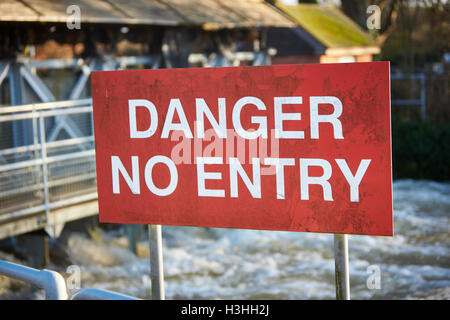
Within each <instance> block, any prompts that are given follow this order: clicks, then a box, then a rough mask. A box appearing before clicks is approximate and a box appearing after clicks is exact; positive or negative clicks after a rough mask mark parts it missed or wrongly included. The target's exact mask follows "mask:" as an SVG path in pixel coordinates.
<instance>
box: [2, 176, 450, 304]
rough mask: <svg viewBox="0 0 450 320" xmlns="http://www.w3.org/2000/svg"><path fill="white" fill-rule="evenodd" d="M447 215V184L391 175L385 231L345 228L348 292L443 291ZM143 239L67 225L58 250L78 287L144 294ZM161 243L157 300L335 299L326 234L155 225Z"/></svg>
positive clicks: (12, 291) (407, 294) (11, 288)
mask: <svg viewBox="0 0 450 320" xmlns="http://www.w3.org/2000/svg"><path fill="white" fill-rule="evenodd" d="M449 220H450V183H437V182H432V181H414V180H398V181H395V182H394V234H395V235H394V237H393V238H391V237H370V236H349V260H350V279H351V281H350V285H351V296H352V299H405V298H413V299H414V298H431V299H450V234H449V222H450V221H449ZM147 248H148V245H147V241H146V240H145V237H142V241H141V242H140V243H139V245H138V253H139V254H138V255H137V256H136V255H134V254H132V253H131V252H130V251H129V250H128V249H127V238H126V236H125V232H124V230H123V229H115V230H109V231H108V230H97V231H96V232H93V233H92V234H90V235H89V234H84V233H77V232H72V233H71V234H70V235H69V236H68V241H67V245H66V248H65V250H66V253H67V256H68V259H69V261H70V263H71V264H74V265H77V266H79V268H80V275H81V279H80V280H81V281H80V284H81V287H82V288H88V287H95V288H103V289H109V290H113V291H118V292H122V293H125V294H129V295H133V296H137V297H140V298H149V297H150V277H149V271H150V267H149V258H148V249H147ZM163 250H164V251H163V252H164V273H165V291H166V298H167V299H334V298H335V287H334V257H333V236H332V235H330V234H313V233H295V232H278V231H257V230H237V229H209V228H194V227H171V226H164V227H163ZM0 259H6V260H12V261H17V262H20V260H18V259H17V258H15V257H14V256H13V254H12V253H7V252H1V251H0ZM67 267H68V265H62V264H52V265H50V266H49V267H48V268H49V269H55V270H57V271H60V272H62V273H64V272H65V271H66V268H67ZM64 276H65V277H68V276H70V275H69V274H65V273H64ZM378 276H379V277H378ZM0 278H1V277H0ZM377 279H378V280H379V282H377ZM377 284H379V286H377ZM73 292H76V290H74V291H73ZM14 298H31V299H41V298H43V293H42V291H41V290H36V289H33V288H28V289H26V288H25V289H24V288H23V287H22V286H20V285H18V282H17V283H16V282H8V281H6V280H3V285H2V282H1V281H0V299H14Z"/></svg>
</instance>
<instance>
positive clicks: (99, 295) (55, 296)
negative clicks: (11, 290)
mask: <svg viewBox="0 0 450 320" xmlns="http://www.w3.org/2000/svg"><path fill="white" fill-rule="evenodd" d="M0 275H5V276H7V277H10V278H15V279H18V280H22V281H25V282H29V283H31V284H34V285H36V286H38V287H39V288H42V289H44V290H45V299H47V300H67V299H68V298H69V296H68V294H67V288H66V282H65V280H64V278H63V276H62V275H61V274H59V273H58V272H56V271H52V270H46V269H44V270H37V269H33V268H30V267H25V266H22V265H20V264H16V263H12V262H8V261H2V260H0ZM72 300H141V299H139V298H137V297H132V296H128V295H125V294H122V293H117V292H114V291H109V290H103V289H95V288H86V289H82V290H80V291H78V292H77V293H76V294H75V295H74V296H73V297H72Z"/></svg>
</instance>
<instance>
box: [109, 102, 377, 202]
mask: <svg viewBox="0 0 450 320" xmlns="http://www.w3.org/2000/svg"><path fill="white" fill-rule="evenodd" d="M302 103H303V97H301V96H288V97H274V98H273V106H271V107H273V128H274V129H275V138H276V139H305V132H304V131H301V130H297V131H294V130H285V129H284V126H283V123H284V122H285V121H300V120H302V113H301V112H296V113H293V112H291V113H287V112H283V105H301V104H302ZM321 104H327V105H330V106H331V107H332V112H331V113H328V114H319V105H321ZM250 107H252V108H255V107H256V109H257V110H260V111H264V110H267V106H266V104H265V103H264V102H263V101H262V100H261V99H259V98H258V97H254V96H245V97H242V98H240V99H238V100H237V101H236V102H235V103H234V105H233V108H232V110H231V113H229V112H228V113H227V101H226V98H218V99H217V110H215V112H214V113H216V114H218V117H214V115H213V112H212V110H211V107H210V106H208V105H207V103H206V102H205V100H204V99H203V98H196V99H195V111H196V121H195V128H193V127H191V126H190V125H189V123H188V120H187V117H186V114H185V112H184V109H183V105H182V103H181V100H180V99H177V98H173V99H170V102H169V106H168V109H167V112H166V114H165V119H164V123H163V124H162V130H159V131H160V132H161V134H160V136H159V137H158V136H155V133H156V132H158V126H159V125H160V124H159V123H158V119H159V117H158V108H157V107H156V106H155V104H154V103H153V102H152V101H150V100H146V99H129V100H128V115H129V137H130V139H168V138H169V135H170V134H171V132H172V131H182V132H183V134H184V136H185V138H186V139H193V137H194V135H193V133H192V132H193V130H196V131H195V132H196V134H197V136H196V137H197V138H199V139H202V138H204V136H205V118H206V119H207V120H208V122H209V124H210V126H211V127H212V128H213V129H214V131H215V133H216V135H217V137H218V138H220V139H227V131H228V128H227V119H226V116H227V114H231V120H232V121H231V123H232V125H233V129H234V131H235V132H236V133H237V134H238V135H239V136H241V137H242V138H244V139H248V140H252V139H257V138H259V137H262V138H267V132H268V120H267V119H268V117H265V116H261V115H259V116H255V115H253V116H251V118H250V124H252V125H254V126H256V129H253V130H246V129H244V127H243V125H242V123H241V113H242V112H243V110H244V109H245V108H250ZM137 108H144V111H145V110H146V111H147V112H146V114H147V117H148V119H147V120H148V121H147V122H146V123H148V127H146V128H140V129H138V118H137V116H136V115H137ZM343 111H344V107H343V104H342V102H341V100H340V99H339V98H337V97H334V96H311V97H309V121H310V126H309V129H310V132H309V133H310V134H309V136H310V138H311V139H320V128H321V126H322V125H327V126H330V125H331V127H332V132H333V138H334V139H344V136H343V129H342V123H341V121H340V116H341V115H342V113H343ZM140 114H141V115H142V113H140ZM175 114H177V116H178V119H179V121H177V122H175V121H174V117H175ZM328 132H329V131H328ZM122 160H123V159H121V158H120V157H119V156H117V155H112V156H111V169H112V189H113V193H114V194H120V193H121V185H120V181H121V180H123V181H125V183H126V185H127V186H128V188H129V190H130V191H131V192H132V193H133V194H140V193H141V181H142V180H144V182H145V186H146V187H147V188H148V190H149V191H150V192H152V193H153V194H154V195H157V196H160V197H164V196H168V195H170V194H172V193H173V192H174V191H175V190H176V189H177V185H178V179H179V175H178V170H177V166H176V165H175V163H174V161H173V160H172V159H170V158H169V157H167V156H165V155H154V156H152V157H150V158H148V159H142V158H140V157H139V156H133V155H132V156H131V168H130V167H128V168H126V167H125V165H124V161H122ZM127 163H130V161H129V159H127ZM370 163H371V159H361V160H360V162H359V165H358V167H357V168H356V171H354V172H352V170H351V169H350V168H349V164H348V163H347V161H346V160H345V159H341V158H336V159H333V160H332V161H331V162H330V161H328V160H325V159H321V158H291V157H279V158H274V157H265V158H262V159H261V158H255V157H254V158H252V159H251V167H252V168H251V173H250V174H248V173H247V171H246V170H244V167H243V164H242V163H241V162H240V161H239V159H238V158H235V157H229V158H228V161H224V159H223V157H196V169H197V194H198V196H199V197H216V198H225V197H227V196H229V197H231V198H238V197H239V192H240V190H239V188H238V179H241V180H242V181H243V183H244V185H245V187H246V189H247V191H248V192H249V193H250V195H251V196H252V197H253V198H255V199H258V198H261V184H262V181H261V165H266V166H273V167H275V172H276V174H275V177H274V181H273V183H275V184H276V194H274V197H276V199H285V178H284V177H285V172H286V168H288V167H297V171H298V172H300V175H299V177H298V181H299V184H300V195H299V197H300V199H301V200H309V189H310V186H311V185H318V186H320V187H321V188H322V190H323V200H325V201H334V200H333V192H332V185H331V183H330V181H329V180H330V178H331V177H332V175H333V174H341V175H343V176H344V177H345V180H346V181H347V183H348V185H349V190H350V193H349V200H350V201H351V202H359V201H360V197H359V186H360V184H361V182H362V181H363V178H364V175H365V173H366V171H367V169H368V167H369V165H370ZM157 164H162V165H164V166H166V167H167V169H168V170H167V172H168V175H169V183H168V185H167V186H164V187H161V186H157V185H156V184H155V182H154V181H153V175H152V172H153V168H154V167H155V166H156V165H157ZM214 165H224V166H228V169H227V170H228V172H229V175H227V176H229V181H228V185H229V187H228V188H223V189H217V188H216V189H211V188H207V187H206V184H207V183H206V182H207V181H208V180H216V181H217V180H222V179H223V176H222V172H219V171H215V170H213V169H211V168H213V166H214ZM335 165H337V168H338V170H337V171H338V172H337V173H336V172H333V170H332V168H333V166H335ZM312 167H318V168H320V169H321V172H322V174H321V175H317V174H315V175H312V174H311V171H312V170H310V168H312ZM142 168H143V170H142ZM335 171H336V170H335ZM141 173H143V179H142V177H141ZM120 177H122V178H123V179H120Z"/></svg>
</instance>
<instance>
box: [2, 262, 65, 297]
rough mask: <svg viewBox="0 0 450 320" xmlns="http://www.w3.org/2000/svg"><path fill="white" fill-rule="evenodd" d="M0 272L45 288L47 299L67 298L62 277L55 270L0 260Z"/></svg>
mask: <svg viewBox="0 0 450 320" xmlns="http://www.w3.org/2000/svg"><path fill="white" fill-rule="evenodd" d="M0 274H2V275H5V276H8V277H11V278H15V279H18V280H22V281H26V282H29V283H32V284H34V285H36V286H38V287H40V288H42V289H44V290H45V298H46V299H47V300H67V298H68V295H67V290H66V283H65V281H64V278H63V277H62V276H61V275H60V274H59V273H58V272H56V271H52V270H46V269H44V270H37V269H33V268H29V267H25V266H21V265H19V264H16V263H12V262H7V261H0Z"/></svg>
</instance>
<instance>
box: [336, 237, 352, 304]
mask: <svg viewBox="0 0 450 320" xmlns="http://www.w3.org/2000/svg"><path fill="white" fill-rule="evenodd" d="M334 268H335V269H334V270H335V271H334V272H335V280H336V300H350V276H349V272H348V239H347V235H346V234H335V235H334Z"/></svg>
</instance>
